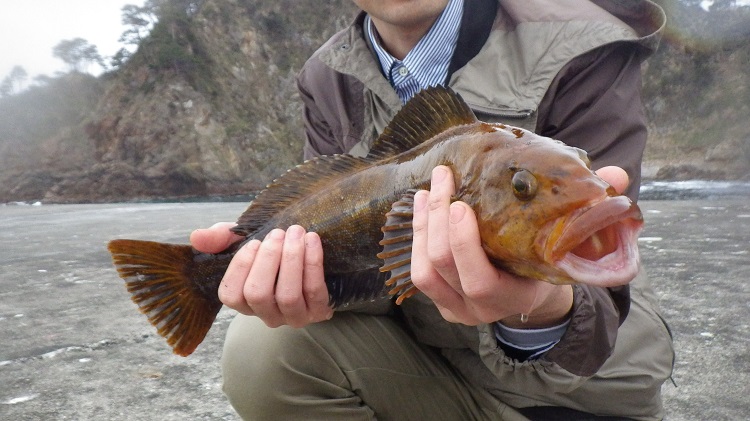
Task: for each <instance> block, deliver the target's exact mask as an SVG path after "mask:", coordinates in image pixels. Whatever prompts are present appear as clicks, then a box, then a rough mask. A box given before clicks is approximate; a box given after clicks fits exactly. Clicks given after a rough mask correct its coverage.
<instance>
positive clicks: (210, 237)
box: [190, 222, 243, 253]
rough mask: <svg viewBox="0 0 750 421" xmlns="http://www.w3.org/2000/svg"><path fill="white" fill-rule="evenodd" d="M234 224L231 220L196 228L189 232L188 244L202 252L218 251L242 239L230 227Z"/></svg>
mask: <svg viewBox="0 0 750 421" xmlns="http://www.w3.org/2000/svg"><path fill="white" fill-rule="evenodd" d="M235 225H236V224H235V223H232V222H219V223H217V224H214V225H213V226H212V227H210V228H206V229H197V230H195V231H193V232H192V233H190V244H192V245H193V247H194V248H195V249H196V250H198V251H202V252H203V253H219V252H221V251H224V250H226V249H227V247H229V246H230V245H232V244H234V243H236V242H237V241H240V240H242V239H243V237H242V236H239V235H237V234H235V233H233V232H232V231H230V228H232V227H234V226H235Z"/></svg>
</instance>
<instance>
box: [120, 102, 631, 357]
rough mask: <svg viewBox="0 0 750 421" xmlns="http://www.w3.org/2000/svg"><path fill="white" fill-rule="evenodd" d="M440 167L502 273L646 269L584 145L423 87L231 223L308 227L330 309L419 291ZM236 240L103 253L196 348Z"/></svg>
mask: <svg viewBox="0 0 750 421" xmlns="http://www.w3.org/2000/svg"><path fill="white" fill-rule="evenodd" d="M437 165H447V166H448V167H450V168H451V170H452V171H453V175H454V180H455V183H456V195H455V199H456V200H461V201H464V202H465V203H467V204H468V205H470V206H471V207H472V208H473V209H474V211H475V212H476V215H477V220H478V223H479V232H480V234H481V239H482V244H483V247H484V250H485V251H486V252H487V255H488V256H489V258H490V259H491V261H492V262H493V263H494V264H495V265H496V266H497V267H499V268H502V269H504V270H507V271H510V272H512V273H515V274H517V275H521V276H527V277H531V278H536V279H542V280H545V281H548V282H551V283H555V284H564V283H576V282H578V283H585V284H591V285H599V286H612V285H620V284H625V283H627V282H629V281H630V280H631V279H632V278H633V277H634V276H635V274H636V272H637V271H638V266H639V263H638V250H637V235H638V232H639V231H640V228H641V226H642V224H643V221H642V216H641V212H640V210H639V209H638V207H637V206H636V205H635V204H634V203H632V202H631V201H630V200H629V199H628V198H627V197H625V196H620V195H618V194H617V193H616V192H615V190H614V189H613V188H612V187H611V186H609V185H608V184H607V183H606V182H604V181H603V180H602V179H600V178H599V177H597V176H596V175H595V174H594V173H593V172H592V171H591V169H590V168H589V162H588V159H587V157H586V153H585V152H583V151H582V150H580V149H577V148H573V147H569V146H566V145H564V144H563V143H561V142H558V141H555V140H552V139H549V138H544V137H540V136H537V135H535V134H533V133H531V132H528V131H525V130H522V129H518V128H513V127H509V126H505V125H502V124H489V123H484V122H481V121H478V120H477V119H476V117H475V116H474V114H473V113H472V111H471V109H470V108H469V107H468V106H467V105H466V104H465V103H464V102H463V100H462V99H461V98H460V96H458V95H457V94H455V93H453V91H451V90H448V89H445V88H439V87H438V88H430V89H427V90H425V91H422V92H421V93H419V94H417V95H416V96H415V97H414V99H412V100H411V101H409V102H408V103H407V104H406V105H405V106H404V107H403V109H402V110H401V111H400V112H399V113H398V114H397V115H396V117H395V118H394V119H393V121H392V122H391V123H390V124H389V125H388V127H387V128H386V129H385V130H384V132H383V134H382V135H381V136H380V137H379V138H378V139H377V140H376V142H375V144H374V145H373V148H372V152H371V153H370V155H369V156H367V157H366V158H357V157H353V156H349V155H335V156H326V157H320V158H315V159H312V160H310V161H307V162H305V163H303V164H301V165H299V166H297V167H296V168H293V169H291V170H290V171H288V172H287V173H286V174H284V175H283V176H281V177H280V178H279V179H277V180H276V181H274V182H272V183H271V184H270V185H269V186H268V187H267V188H266V189H265V190H263V191H262V192H261V193H259V194H258V196H257V197H256V199H255V200H253V202H252V203H251V204H250V206H249V207H248V209H247V210H246V211H245V213H244V214H243V215H242V216H241V217H240V218H239V221H238V225H237V226H236V227H235V228H234V231H235V232H236V233H239V234H241V235H244V236H245V237H246V238H247V239H248V240H250V239H253V238H260V239H262V238H263V237H264V236H265V235H266V234H267V233H268V232H269V231H271V230H272V229H274V228H277V227H278V228H284V229H285V228H287V227H289V226H290V225H293V224H299V225H302V226H303V227H304V228H305V229H307V230H308V231H314V232H317V233H318V234H319V235H320V238H321V240H322V243H323V249H324V259H325V261H324V268H325V277H326V284H327V286H328V292H329V294H330V301H331V304H332V305H333V306H334V307H339V306H342V305H345V304H348V303H351V302H355V301H361V300H369V299H373V298H377V297H381V296H384V295H387V294H388V293H389V292H390V293H392V294H394V295H398V299H397V302H400V301H401V300H403V299H404V298H406V297H408V296H410V295H412V294H414V293H416V292H417V290H416V289H415V288H414V287H413V286H412V285H411V280H410V272H409V270H410V259H411V239H412V227H411V221H412V198H413V192H414V191H415V189H425V188H428V187H429V182H430V174H431V171H432V169H433V168H434V167H435V166H437ZM237 247H238V245H235V246H232V247H230V248H229V249H228V250H226V251H224V252H222V253H219V254H216V255H212V254H205V253H201V252H198V251H196V250H195V249H193V248H192V247H190V246H187V245H172V244H163V243H155V242H146V241H137V240H114V241H111V242H110V243H109V250H110V252H111V253H112V257H113V260H114V263H115V265H116V266H117V270H118V271H119V273H120V276H121V277H122V278H123V279H125V280H126V284H127V288H128V291H130V293H131V294H132V300H133V301H134V302H135V303H136V304H138V306H139V307H140V310H141V311H142V312H143V313H145V314H146V315H147V316H148V319H149V320H150V321H151V323H152V324H153V325H154V326H156V327H157V328H158V332H159V334H160V335H162V336H164V337H165V338H166V339H167V342H168V343H169V344H170V345H171V346H172V347H173V349H174V352H175V353H176V354H179V355H183V356H186V355H189V354H190V353H192V352H193V351H194V350H195V348H196V347H197V346H198V344H200V342H201V341H202V340H203V338H204V337H205V335H206V333H207V332H208V330H209V329H210V327H211V325H212V323H213V321H214V319H215V317H216V314H217V313H218V311H219V309H220V308H221V306H222V304H221V302H220V301H219V300H218V294H217V291H218V288H219V284H220V282H221V278H222V276H223V275H224V272H225V270H226V268H227V265H228V264H229V261H230V260H231V258H232V256H233V255H234V253H235V251H236V250H237Z"/></svg>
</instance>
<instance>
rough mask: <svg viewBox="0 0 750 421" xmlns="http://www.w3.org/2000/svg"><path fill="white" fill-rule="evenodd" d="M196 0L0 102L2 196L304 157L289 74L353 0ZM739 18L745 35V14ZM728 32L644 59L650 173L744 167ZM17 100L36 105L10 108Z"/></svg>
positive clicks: (741, 172)
mask: <svg viewBox="0 0 750 421" xmlns="http://www.w3.org/2000/svg"><path fill="white" fill-rule="evenodd" d="M193 3H196V4H199V5H200V7H199V8H198V9H197V10H193V11H192V12H191V13H190V14H179V15H173V16H164V17H162V18H161V19H160V21H159V23H158V24H157V25H156V26H155V27H154V28H153V30H152V31H151V34H150V35H149V37H147V38H146V39H145V40H144V41H143V42H142V43H141V44H140V45H139V48H138V51H137V52H136V53H135V54H134V55H133V56H132V57H130V59H129V60H128V61H127V62H126V63H125V65H123V66H122V67H121V68H119V69H118V70H117V71H113V72H111V73H109V74H106V75H104V76H102V77H99V78H93V77H90V76H86V75H81V74H70V75H66V76H65V77H63V78H60V79H55V80H52V81H49V83H48V84H47V85H46V86H45V87H43V88H35V89H32V90H30V92H27V93H24V94H21V95H18V96H16V97H14V98H2V100H0V202H7V201H15V200H43V201H47V202H88V201H94V202H101V201H122V200H140V199H148V198H178V197H187V196H208V195H234V194H245V193H249V192H253V191H256V190H258V189H260V188H262V187H263V186H264V185H265V184H266V183H267V182H269V181H270V180H271V179H272V178H274V177H275V176H277V175H279V174H281V173H282V172H283V171H285V170H286V169H287V168H289V167H291V166H293V165H295V164H297V163H299V161H300V160H301V146H302V139H303V135H302V130H301V122H300V115H301V106H300V103H299V101H298V98H297V92H296V86H295V75H296V73H297V72H298V70H299V69H300V67H301V66H302V64H303V63H304V61H305V60H306V58H307V57H309V56H310V55H311V54H312V53H313V52H314V51H315V50H316V49H317V48H318V47H319V46H320V45H321V44H322V43H323V42H325V40H326V39H327V38H328V37H329V36H330V35H331V34H332V33H333V32H334V31H336V30H338V29H340V28H342V27H344V26H345V25H346V24H348V23H349V22H350V20H351V19H352V17H353V16H354V13H355V9H354V6H353V4H352V2H351V1H349V0H336V1H328V2H311V1H296V0H279V1H274V2H261V1H257V0H205V1H199V2H193ZM694 12H695V11H694ZM745 16H747V14H746V15H745ZM686 20H687V21H689V20H690V19H688V18H686ZM739 22H740V23H739V24H737V25H738V29H736V30H735V31H734V32H736V33H739V34H740V39H743V38H741V36H743V34H745V33H744V32H743V31H745V30H747V29H749V28H750V25H749V24H748V22H750V19H749V20H745V21H741V20H740V21H739ZM743 22H744V23H743ZM743 25H744V26H743ZM745 35H750V31H748V34H745ZM735 38H736V37H735ZM735 38H732V37H729V38H727V37H723V38H721V39H722V42H721V43H716V42H714V43H712V44H710V45H708V44H705V45H704V44H700V43H696V42H694V41H692V40H691V38H690V37H689V36H687V35H685V33H681V32H679V31H674V32H671V33H670V34H669V36H668V39H667V40H666V42H665V43H664V44H663V48H662V51H660V52H659V54H657V56H656V57H654V58H653V59H651V60H650V61H649V62H648V64H647V66H646V67H645V69H646V72H645V74H646V76H645V79H644V83H645V90H644V93H645V98H646V105H647V111H648V113H649V117H650V118H651V121H652V128H651V133H652V136H651V141H650V144H649V149H648V150H647V156H646V162H645V167H644V169H645V173H646V175H647V176H652V177H656V176H660V177H667V178H679V177H685V178H739V177H743V176H747V174H748V173H750V146H749V145H750V130H749V129H748V127H750V125H748V124H747V121H748V117H750V109H748V107H749V101H748V99H749V98H750V88H748V87H749V86H750V74H749V73H748V72H747V71H746V67H747V63H748V62H750V46H748V45H747V43H746V42H744V43H743V42H739V43H738V42H734V43H732V42H730V41H732V40H734V39H735ZM727 39H728V40H729V41H727ZM744 39H747V37H745V38H744ZM696 46H698V47H700V48H698V47H696ZM45 92H46V94H45ZM53 94H54V95H53ZM45 95H47V96H50V95H51V96H53V97H54V98H55V101H56V102H55V101H52V103H53V105H54V104H57V105H56V106H50V105H49V103H50V101H49V100H48V99H47V100H45V99H44V96H45ZM34 101H36V102H34ZM65 101H68V103H67V104H66V102H65ZM19 103H21V104H25V105H24V106H25V107H26V108H25V109H27V110H33V111H30V112H26V113H21V114H19V115H18V116H13V117H8V115H10V114H8V113H11V110H14V109H17V107H16V108H14V107H13V106H14V105H15V106H18V105H19ZM27 103H28V104H27ZM35 104H36V105H35ZM45 104H46V105H45ZM45 107H46V108H45ZM3 116H6V118H5V119H4V118H3ZM40 121H45V122H46V123H48V124H44V125H41V126H42V127H43V129H42V128H39V126H40V124H39V122H40ZM659 171H661V173H659Z"/></svg>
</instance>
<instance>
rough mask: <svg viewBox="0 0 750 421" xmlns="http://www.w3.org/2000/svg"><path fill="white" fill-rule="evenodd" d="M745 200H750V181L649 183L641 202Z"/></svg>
mask: <svg viewBox="0 0 750 421" xmlns="http://www.w3.org/2000/svg"><path fill="white" fill-rule="evenodd" d="M694 199H740V200H741V199H745V200H750V181H707V180H686V181H648V182H644V183H643V184H642V185H641V194H640V197H639V200H694Z"/></svg>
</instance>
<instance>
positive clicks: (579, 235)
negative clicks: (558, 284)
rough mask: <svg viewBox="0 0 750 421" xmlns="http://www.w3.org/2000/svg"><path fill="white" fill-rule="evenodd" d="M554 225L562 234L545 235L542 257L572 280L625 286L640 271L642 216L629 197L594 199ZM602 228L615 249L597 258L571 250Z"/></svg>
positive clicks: (604, 285)
mask: <svg viewBox="0 0 750 421" xmlns="http://www.w3.org/2000/svg"><path fill="white" fill-rule="evenodd" d="M553 226H554V228H553V229H558V230H561V233H560V235H559V236H558V237H557V239H550V238H549V237H548V238H547V240H548V241H547V244H546V247H545V253H544V258H545V260H546V261H547V262H549V263H551V264H552V265H554V266H555V267H557V268H558V269H559V270H561V271H562V272H564V273H565V274H566V275H567V276H568V277H570V278H571V279H572V280H573V281H574V282H576V283H582V284H589V285H596V286H603V287H612V286H618V285H624V284H627V283H628V282H630V281H631V280H632V279H633V278H634V277H635V276H636V275H637V273H638V271H639V270H640V256H639V253H638V234H639V233H640V231H641V229H642V227H643V215H642V213H641V210H640V208H639V207H638V205H636V204H635V203H634V202H632V201H631V200H630V199H629V198H628V197H626V196H615V197H611V196H607V197H605V198H603V199H601V200H597V201H594V202H592V203H591V204H590V205H589V206H586V207H583V208H581V209H578V210H576V211H575V212H572V213H571V214H569V215H567V216H565V217H563V218H560V219H559V220H557V221H555V222H553ZM605 228H607V229H608V230H610V233H611V234H613V238H614V239H615V241H616V242H617V244H616V249H615V251H613V252H611V253H609V254H607V255H605V256H602V257H600V258H599V259H597V260H590V259H586V258H584V257H581V256H578V255H576V254H574V253H572V250H574V249H575V248H576V247H577V246H579V245H581V244H583V242H584V241H586V240H587V239H589V238H590V237H591V236H592V235H593V234H595V233H597V232H599V231H601V230H603V229H605ZM550 240H551V241H550Z"/></svg>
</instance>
